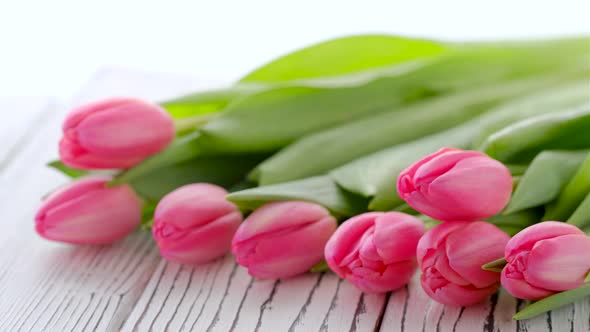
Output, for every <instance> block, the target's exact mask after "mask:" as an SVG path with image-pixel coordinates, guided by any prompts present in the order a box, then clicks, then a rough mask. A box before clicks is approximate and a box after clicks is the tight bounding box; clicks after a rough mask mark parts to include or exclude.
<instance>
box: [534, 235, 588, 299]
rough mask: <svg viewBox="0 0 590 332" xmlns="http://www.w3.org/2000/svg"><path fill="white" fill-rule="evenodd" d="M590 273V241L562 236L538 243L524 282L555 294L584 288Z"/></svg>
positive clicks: (575, 236)
mask: <svg viewBox="0 0 590 332" xmlns="http://www.w3.org/2000/svg"><path fill="white" fill-rule="evenodd" d="M589 270H590V237H589V236H586V235H563V236H559V237H555V238H552V239H546V240H541V241H539V242H537V243H536V244H535V245H534V247H533V249H532V250H531V252H530V254H529V259H528V265H527V269H526V270H525V271H524V277H525V279H526V280H527V281H528V282H529V283H531V284H533V285H538V286H542V287H543V288H545V289H550V290H553V291H566V290H570V289H573V288H576V287H579V286H582V285H583V284H584V278H585V277H586V274H587V273H588V271H589Z"/></svg>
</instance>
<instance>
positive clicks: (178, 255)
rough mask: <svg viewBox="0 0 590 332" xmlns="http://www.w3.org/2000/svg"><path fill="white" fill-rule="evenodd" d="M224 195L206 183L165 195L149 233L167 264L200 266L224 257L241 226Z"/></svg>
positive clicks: (239, 213)
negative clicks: (176, 263) (169, 262)
mask: <svg viewBox="0 0 590 332" xmlns="http://www.w3.org/2000/svg"><path fill="white" fill-rule="evenodd" d="M226 195H227V191H225V189H223V188H221V187H218V186H216V185H212V184H208V183H195V184H189V185H186V186H183V187H180V188H178V189H176V190H174V191H173V192H171V193H169V194H168V195H166V196H165V197H164V198H163V199H162V200H161V201H160V203H158V206H157V207H156V211H155V212H154V225H153V228H152V233H153V236H154V239H155V240H156V242H157V244H158V247H159V249H160V254H161V255H162V256H163V257H164V258H165V259H167V260H170V261H174V262H179V263H185V264H200V263H205V262H208V261H211V260H213V259H215V258H218V257H221V256H223V255H225V254H226V253H227V252H228V251H229V249H230V246H231V240H232V238H233V236H234V233H235V232H236V230H237V229H238V226H239V225H240V223H241V222H242V213H241V212H240V210H239V209H238V207H237V206H236V205H235V204H233V203H231V202H229V201H227V200H226V199H225V196H226Z"/></svg>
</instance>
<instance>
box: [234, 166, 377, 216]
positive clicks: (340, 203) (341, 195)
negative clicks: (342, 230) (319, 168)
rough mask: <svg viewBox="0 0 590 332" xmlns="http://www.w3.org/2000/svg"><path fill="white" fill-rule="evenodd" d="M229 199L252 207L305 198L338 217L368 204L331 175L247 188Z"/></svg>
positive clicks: (240, 204)
mask: <svg viewBox="0 0 590 332" xmlns="http://www.w3.org/2000/svg"><path fill="white" fill-rule="evenodd" d="M227 199H228V200H230V201H232V202H234V203H236V204H237V205H238V206H240V207H241V208H244V209H250V210H254V209H256V208H257V207H259V206H261V205H264V204H266V203H268V202H273V201H285V200H303V201H308V202H313V203H317V204H320V205H322V206H324V207H326V208H327V209H329V210H330V211H332V213H334V214H335V215H336V216H337V217H349V216H354V215H357V214H359V213H362V212H365V211H366V206H367V205H366V204H367V201H366V200H365V199H363V198H362V197H359V196H357V195H353V194H351V193H348V192H346V191H345V190H342V189H341V188H340V187H338V186H337V185H336V184H335V183H334V181H332V179H330V177H328V176H317V177H313V178H308V179H304V180H299V181H293V182H287V183H281V184H275V185H271V186H262V187H257V188H253V189H246V190H242V191H238V192H234V193H231V194H229V195H228V196H227Z"/></svg>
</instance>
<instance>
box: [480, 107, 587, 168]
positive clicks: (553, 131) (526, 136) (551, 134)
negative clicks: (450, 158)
mask: <svg viewBox="0 0 590 332" xmlns="http://www.w3.org/2000/svg"><path fill="white" fill-rule="evenodd" d="M587 148H590V103H589V104H586V105H584V106H582V107H580V108H577V109H574V110H572V111H570V112H562V113H554V114H543V115H538V116H535V117H532V118H528V119H525V120H522V121H520V122H517V123H515V124H513V125H510V126H508V127H505V128H504V129H502V130H500V131H498V132H496V133H494V134H492V135H490V136H489V137H488V138H487V139H486V141H485V142H484V143H483V144H482V146H481V147H480V149H481V150H482V151H483V152H485V153H487V154H488V155H490V156H492V157H493V158H496V159H499V160H501V161H504V162H510V161H515V160H516V161H519V160H528V159H531V157H534V156H535V155H536V154H537V153H539V152H540V151H542V150H549V149H587Z"/></svg>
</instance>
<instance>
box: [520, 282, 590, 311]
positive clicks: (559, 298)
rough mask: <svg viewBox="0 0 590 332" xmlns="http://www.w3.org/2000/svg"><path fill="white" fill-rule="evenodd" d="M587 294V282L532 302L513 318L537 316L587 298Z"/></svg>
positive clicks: (589, 289)
mask: <svg viewBox="0 0 590 332" xmlns="http://www.w3.org/2000/svg"><path fill="white" fill-rule="evenodd" d="M586 296H590V284H586V285H584V286H580V287H578V288H575V289H572V290H568V291H565V292H561V293H557V294H555V295H551V296H549V297H546V298H544V299H542V300H540V301H537V302H535V303H532V304H530V305H528V306H527V307H526V308H524V309H522V310H521V311H519V312H518V313H516V315H514V317H512V318H513V319H516V320H521V319H527V318H531V317H535V316H537V315H539V314H542V313H544V312H547V311H551V310H553V309H556V308H559V307H561V306H564V305H566V304H570V303H574V302H576V301H578V300H581V299H583V298H585V297H586Z"/></svg>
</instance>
